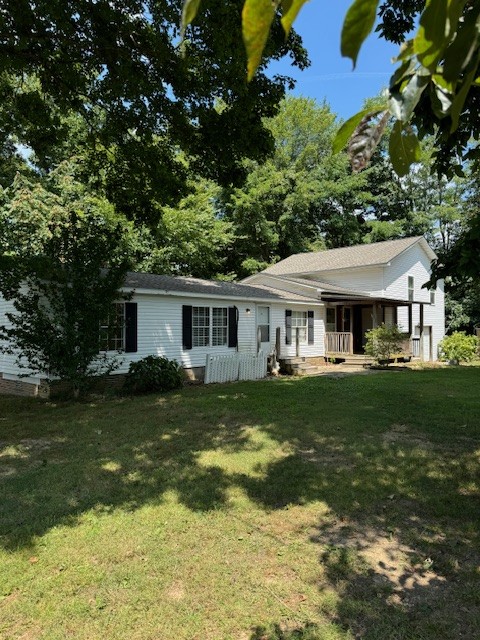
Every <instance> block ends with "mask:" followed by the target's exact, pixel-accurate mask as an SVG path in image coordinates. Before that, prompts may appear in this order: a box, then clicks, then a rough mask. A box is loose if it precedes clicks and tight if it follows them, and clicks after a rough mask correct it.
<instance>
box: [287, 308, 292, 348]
mask: <svg viewBox="0 0 480 640" xmlns="http://www.w3.org/2000/svg"><path fill="white" fill-rule="evenodd" d="M285 344H292V312H291V310H290V309H285Z"/></svg>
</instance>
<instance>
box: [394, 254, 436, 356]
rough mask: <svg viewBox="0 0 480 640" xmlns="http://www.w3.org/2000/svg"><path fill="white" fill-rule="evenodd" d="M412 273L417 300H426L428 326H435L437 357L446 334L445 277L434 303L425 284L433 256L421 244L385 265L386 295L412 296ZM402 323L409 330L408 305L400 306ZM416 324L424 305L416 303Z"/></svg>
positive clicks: (418, 321)
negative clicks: (410, 289) (410, 286)
mask: <svg viewBox="0 0 480 640" xmlns="http://www.w3.org/2000/svg"><path fill="white" fill-rule="evenodd" d="M408 276H413V279H414V295H413V299H414V301H415V302H423V303H425V306H424V316H423V324H424V326H431V327H432V330H431V331H432V357H433V360H437V357H438V343H439V342H440V340H441V339H442V338H443V336H444V335H445V296H444V287H443V281H441V280H439V281H438V282H437V286H436V289H435V304H433V305H431V304H430V291H429V290H428V289H426V288H425V289H424V288H422V285H424V284H425V283H426V282H428V280H429V279H430V259H429V257H428V256H427V254H426V253H425V251H424V250H423V249H422V247H421V246H420V245H418V244H416V245H414V246H413V247H410V248H409V249H407V250H406V251H404V252H403V253H402V254H401V255H399V256H397V257H396V258H394V259H393V260H392V264H391V265H390V266H389V267H385V296H386V297H389V298H394V299H397V300H402V299H405V300H406V299H407V298H408ZM398 324H399V326H401V327H402V328H403V330H405V331H407V330H408V309H407V307H399V309H398ZM412 324H413V328H415V327H418V326H419V324H420V305H419V304H413V307H412Z"/></svg>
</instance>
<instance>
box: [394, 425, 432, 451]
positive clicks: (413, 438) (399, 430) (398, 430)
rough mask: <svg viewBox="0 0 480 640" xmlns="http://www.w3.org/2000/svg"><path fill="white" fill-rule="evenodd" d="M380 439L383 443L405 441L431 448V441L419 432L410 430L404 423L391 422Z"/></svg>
mask: <svg viewBox="0 0 480 640" xmlns="http://www.w3.org/2000/svg"><path fill="white" fill-rule="evenodd" d="M382 439H383V441H384V442H385V443H393V444H394V443H405V444H410V445H415V446H417V447H421V448H429V449H430V448H432V447H433V444H432V442H431V441H430V440H429V439H428V438H426V437H425V436H424V435H423V434H421V433H416V432H414V431H412V430H411V429H410V428H409V427H408V426H407V425H406V424H396V423H394V424H392V425H391V427H390V429H389V430H388V431H386V432H385V433H384V434H383V436H382Z"/></svg>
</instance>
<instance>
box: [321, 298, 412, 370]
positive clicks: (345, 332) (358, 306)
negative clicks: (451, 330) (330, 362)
mask: <svg viewBox="0 0 480 640" xmlns="http://www.w3.org/2000/svg"><path fill="white" fill-rule="evenodd" d="M325 302H326V303H327V304H328V306H327V307H326V327H325V328H326V331H325V357H326V358H345V357H348V356H363V355H364V354H365V344H366V341H367V339H366V335H365V334H366V332H367V331H369V330H370V329H374V328H375V327H378V326H379V325H381V324H382V323H384V324H387V325H394V324H397V325H398V309H399V308H401V307H404V308H406V310H407V314H406V315H407V317H408V326H406V327H403V329H404V334H405V340H404V343H403V345H402V350H401V356H404V357H408V358H421V357H422V356H423V355H424V348H423V340H424V327H423V312H424V309H423V307H424V305H423V303H415V302H405V301H404V300H390V299H376V300H372V299H369V300H367V299H350V300H345V299H340V300H339V299H338V298H334V297H332V296H329V297H328V298H327V297H325ZM414 304H418V305H419V307H420V312H419V317H420V325H419V327H417V333H418V335H417V334H416V332H415V331H414V327H413V322H412V316H413V313H412V307H413V305H414ZM418 329H419V330H418ZM399 355H400V354H399Z"/></svg>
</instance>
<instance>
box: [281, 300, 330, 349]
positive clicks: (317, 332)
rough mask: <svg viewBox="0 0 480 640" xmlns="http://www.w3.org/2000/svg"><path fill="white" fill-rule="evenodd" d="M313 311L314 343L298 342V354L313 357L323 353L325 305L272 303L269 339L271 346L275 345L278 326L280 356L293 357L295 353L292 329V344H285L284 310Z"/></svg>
mask: <svg viewBox="0 0 480 640" xmlns="http://www.w3.org/2000/svg"><path fill="white" fill-rule="evenodd" d="M286 309H291V310H292V311H313V335H314V344H307V343H300V356H305V357H314V356H323V355H324V354H325V307H324V306H319V305H311V306H308V305H301V306H300V305H295V306H292V305H289V304H288V303H286V304H285V305H277V304H276V305H272V306H271V315H270V318H271V319H270V324H271V331H270V341H271V343H272V344H271V346H272V348H273V347H274V346H275V334H276V329H277V327H280V357H281V358H293V357H295V355H296V347H295V335H294V332H293V331H292V344H285V310H286Z"/></svg>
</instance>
